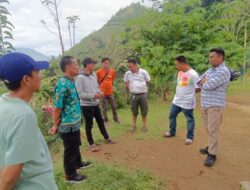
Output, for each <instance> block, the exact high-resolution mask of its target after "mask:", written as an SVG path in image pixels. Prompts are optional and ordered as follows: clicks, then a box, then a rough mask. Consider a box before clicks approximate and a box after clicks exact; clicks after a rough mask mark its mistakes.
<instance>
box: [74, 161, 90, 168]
mask: <svg viewBox="0 0 250 190" xmlns="http://www.w3.org/2000/svg"><path fill="white" fill-rule="evenodd" d="M91 164H92V163H91V162H82V163H80V164H79V165H78V166H77V169H85V168H88V167H90V166H91Z"/></svg>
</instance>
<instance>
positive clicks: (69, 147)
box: [59, 130, 82, 176]
mask: <svg viewBox="0 0 250 190" xmlns="http://www.w3.org/2000/svg"><path fill="white" fill-rule="evenodd" d="M59 135H60V137H61V139H62V140H63V146H64V158H63V162H64V171H65V174H66V175H67V176H75V175H76V169H77V167H78V166H79V165H80V164H81V163H82V158H81V153H80V145H81V137H80V130H78V131H76V132H70V133H59Z"/></svg>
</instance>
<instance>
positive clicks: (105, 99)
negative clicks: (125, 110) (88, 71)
mask: <svg viewBox="0 0 250 190" xmlns="http://www.w3.org/2000/svg"><path fill="white" fill-rule="evenodd" d="M108 104H110V106H111V109H112V113H113V119H114V121H119V120H118V115H117V112H116V109H117V106H116V102H115V97H114V95H110V96H104V97H103V98H102V114H103V119H104V121H108V114H107V111H108Z"/></svg>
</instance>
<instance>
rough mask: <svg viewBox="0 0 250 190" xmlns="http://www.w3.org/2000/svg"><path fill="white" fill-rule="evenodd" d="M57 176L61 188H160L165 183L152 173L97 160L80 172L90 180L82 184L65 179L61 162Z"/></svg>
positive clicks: (94, 189)
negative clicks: (71, 182) (68, 181)
mask: <svg viewBox="0 0 250 190" xmlns="http://www.w3.org/2000/svg"><path fill="white" fill-rule="evenodd" d="M54 166H55V176H56V181H57V184H58V187H59V189H60V190H82V189H85V190H117V189H119V190H142V189H143V190H160V189H163V187H164V184H163V183H162V182H161V181H160V180H159V179H157V178H155V177H153V176H152V175H151V174H149V173H147V172H144V171H141V170H136V171H128V170H126V169H124V168H121V167H120V166H116V165H114V166H112V165H108V164H105V163H102V162H95V161H94V163H93V165H92V166H91V167H90V168H88V169H84V170H81V171H80V173H81V174H83V175H86V176H87V177H88V180H87V181H86V182H84V183H82V184H79V185H75V184H69V183H67V182H65V181H64V180H63V173H64V171H63V168H62V166H61V163H59V162H57V163H55V165H54Z"/></svg>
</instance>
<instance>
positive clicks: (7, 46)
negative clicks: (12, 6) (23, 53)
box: [0, 0, 14, 56]
mask: <svg viewBox="0 0 250 190" xmlns="http://www.w3.org/2000/svg"><path fill="white" fill-rule="evenodd" d="M1 3H9V1H7V0H0V56H1V55H4V54H6V53H8V52H10V51H11V50H13V49H14V47H13V46H12V44H11V43H10V42H9V41H8V40H13V36H12V33H11V32H12V30H13V29H14V26H13V24H12V23H11V22H9V21H8V15H10V13H9V11H8V10H7V9H6V7H4V6H3V5H1Z"/></svg>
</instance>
